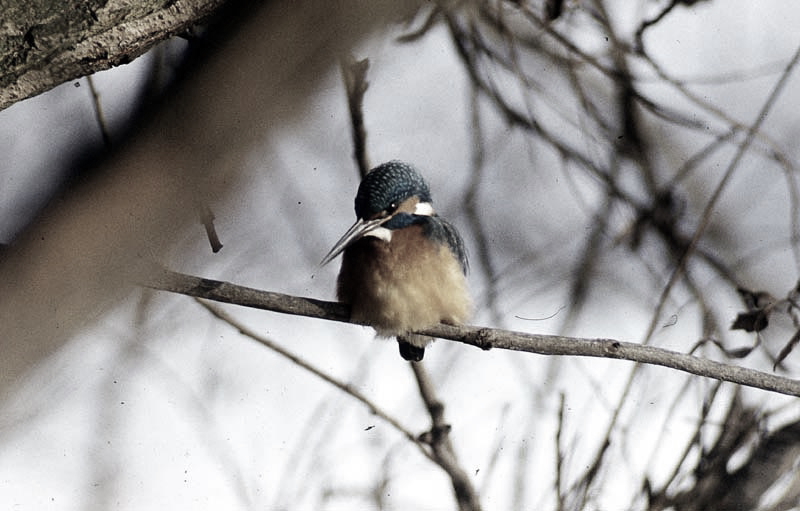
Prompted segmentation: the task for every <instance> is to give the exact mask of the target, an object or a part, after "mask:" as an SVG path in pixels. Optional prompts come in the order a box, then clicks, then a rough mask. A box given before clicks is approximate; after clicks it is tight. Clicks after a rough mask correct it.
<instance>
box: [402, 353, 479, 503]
mask: <svg viewBox="0 0 800 511" xmlns="http://www.w3.org/2000/svg"><path fill="white" fill-rule="evenodd" d="M410 364H411V369H413V371H414V376H415V377H416V379H417V386H418V387H419V393H420V396H422V400H423V401H424V402H425V407H426V408H427V409H428V413H429V414H430V416H431V430H430V432H429V433H428V434H427V435H425V436H424V438H425V439H426V440H427V441H428V444H429V445H430V446H431V450H432V452H433V458H434V460H435V461H436V463H438V464H439V466H440V467H442V469H444V470H445V471H446V472H447V475H449V476H450V480H451V481H452V483H453V493H454V494H455V497H456V501H457V502H458V508H459V509H460V510H461V511H480V510H481V503H480V500H479V499H478V493H477V492H476V491H475V487H474V486H473V485H472V481H470V479H469V476H468V475H467V473H466V472H465V471H464V469H463V468H462V467H461V465H460V464H459V462H458V458H457V457H456V452H455V449H453V444H452V442H450V435H449V433H450V425H449V424H448V423H447V422H446V421H445V419H444V404H443V403H442V402H441V401H440V400H439V398H438V397H437V396H436V390H435V389H434V387H433V383H432V382H431V378H430V376H429V375H428V372H427V371H426V370H425V366H423V365H422V363H421V362H410Z"/></svg>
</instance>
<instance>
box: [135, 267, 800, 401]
mask: <svg viewBox="0 0 800 511" xmlns="http://www.w3.org/2000/svg"><path fill="white" fill-rule="evenodd" d="M140 284H142V285H144V286H146V287H150V288H152V289H158V290H162V291H169V292H173V293H179V294H184V295H188V296H195V297H198V298H206V299H208V300H214V301H218V302H224V303H231V304H235V305H241V306H244V307H253V308H257V309H262V310H268V311H272V312H280V313H283V314H292V315H297V316H306V317H310V318H317V319H326V320H329V321H340V322H344V323H350V322H351V321H350V319H349V318H350V311H349V308H348V307H347V305H345V304H342V303H337V302H326V301H323V300H316V299H313V298H304V297H299V296H291V295H285V294H281V293H273V292H269V291H261V290H258V289H253V288H249V287H244V286H238V285H236V284H232V283H230V282H222V281H218V280H211V279H204V278H200V277H195V276H191V275H185V274H182V273H178V272H173V271H170V270H160V271H158V272H155V273H153V274H152V275H150V277H149V278H147V279H143V280H142V281H141V282H140ZM356 324H357V323H356ZM416 333H418V334H421V335H428V336H431V337H438V338H441V339H449V340H452V341H457V342H461V343H463V344H469V345H471V346H476V347H478V348H481V349H484V350H489V349H492V348H499V349H506V350H514V351H525V352H528V353H538V354H540V355H570V356H580V357H598V358H613V359H619V360H629V361H631V362H639V363H643V364H651V365H659V366H663V367H668V368H670V369H676V370H678V371H683V372H686V373H690V374H694V375H697V376H703V377H706V378H713V379H716V380H720V381H726V382H730V383H736V384H739V385H744V386H747V387H753V388H757V389H762V390H767V391H771V392H778V393H780V394H787V395H790V396H798V397H800V381H798V380H793V379H791V378H785V377H782V376H777V375H774V374H769V373H765V372H762V371H757V370H755V369H748V368H744V367H739V366H734V365H729V364H723V363H721V362H715V361H713V360H709V359H706V358H701V357H696V356H693V355H687V354H684V353H678V352H676V351H670V350H665V349H662V348H656V347H653V346H644V345H641V344H636V343H631V342H623V341H618V340H615V339H586V338H578V337H566V336H560V335H540V334H531V333H526V332H514V331H510V330H500V329H493V328H483V327H477V326H467V325H463V326H455V325H444V324H439V325H437V326H435V327H432V328H427V329H424V330H420V331H418V332H416Z"/></svg>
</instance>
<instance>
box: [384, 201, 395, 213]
mask: <svg viewBox="0 0 800 511" xmlns="http://www.w3.org/2000/svg"><path fill="white" fill-rule="evenodd" d="M396 209H397V203H396V202H392V203H391V204H389V207H388V208H386V212H387V213H388V214H390V215H391V214H392V213H394V212H395V210H396Z"/></svg>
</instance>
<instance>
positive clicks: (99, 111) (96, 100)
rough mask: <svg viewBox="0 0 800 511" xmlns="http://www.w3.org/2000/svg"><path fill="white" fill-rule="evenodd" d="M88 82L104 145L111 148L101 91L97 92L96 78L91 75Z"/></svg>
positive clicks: (87, 78)
mask: <svg viewBox="0 0 800 511" xmlns="http://www.w3.org/2000/svg"><path fill="white" fill-rule="evenodd" d="M86 83H88V84H89V93H90V94H91V96H92V107H94V118H95V119H96V120H97V126H98V127H99V128H100V135H102V137H103V145H105V146H106V149H111V135H109V134H108V126H106V117H105V115H104V114H103V105H102V104H101V103H100V93H98V92H97V87H95V86H94V80H93V79H92V77H91V75H89V76H87V77H86Z"/></svg>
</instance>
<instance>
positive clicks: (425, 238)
mask: <svg viewBox="0 0 800 511" xmlns="http://www.w3.org/2000/svg"><path fill="white" fill-rule="evenodd" d="M355 210H356V218H357V219H356V222H355V223H354V224H353V225H352V227H350V229H348V230H347V232H345V233H344V235H343V236H342V237H341V239H339V241H338V242H336V244H335V245H334V246H333V248H332V249H331V250H330V252H328V255H326V256H325V258H324V259H323V260H322V263H321V264H322V265H325V264H327V263H329V262H330V261H332V260H333V259H334V258H336V256H338V255H339V254H340V253H343V255H342V266H341V269H340V270H339V277H338V279H337V281H336V295H337V298H338V299H339V301H340V302H343V303H346V304H348V305H350V308H351V315H350V319H351V320H352V321H355V322H357V323H361V324H364V325H369V326H371V327H373V328H374V329H375V331H376V332H377V334H378V335H379V336H381V337H397V341H398V343H399V346H400V355H401V356H402V357H403V358H404V359H406V360H411V361H420V360H422V357H423V356H424V355H425V347H426V346H427V345H428V344H429V343H430V342H431V340H432V339H431V338H430V337H426V336H422V335H417V334H413V332H414V331H416V330H420V329H424V328H428V327H432V326H434V325H436V324H438V323H448V324H461V323H464V322H465V321H466V320H467V319H468V317H469V315H470V312H471V309H472V301H471V299H470V295H469V290H468V288H467V278H466V275H467V270H468V262H467V253H466V250H465V248H464V241H463V240H462V239H461V236H460V235H459V234H458V231H457V230H456V228H455V227H453V225H452V224H450V223H449V222H448V221H447V220H445V219H443V218H442V217H440V216H439V215H437V214H436V212H435V211H434V209H433V205H432V200H431V193H430V189H429V188H428V184H427V183H426V182H425V180H424V179H423V178H422V176H421V175H420V174H419V172H417V170H416V169H415V168H414V167H413V166H412V165H410V164H408V163H404V162H401V161H397V160H393V161H389V162H387V163H383V164H381V165H379V166H377V167H375V168H374V169H372V170H370V171H369V172H368V173H367V175H366V176H365V177H364V179H363V180H362V181H361V184H360V185H359V187H358V193H357V194H356V199H355Z"/></svg>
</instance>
